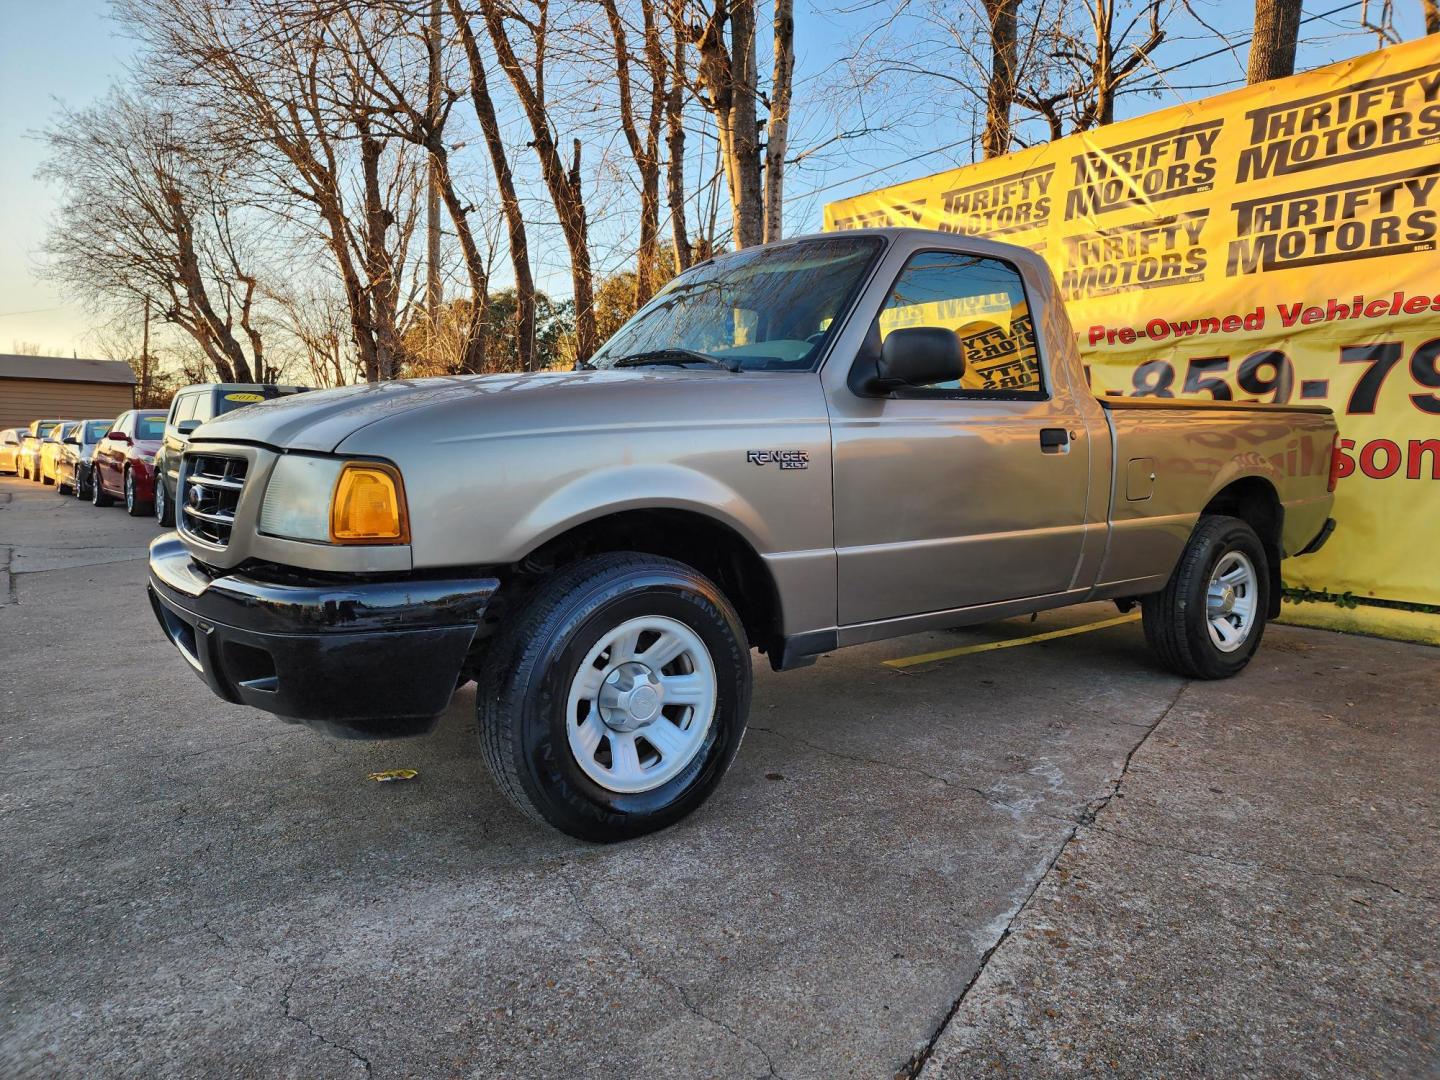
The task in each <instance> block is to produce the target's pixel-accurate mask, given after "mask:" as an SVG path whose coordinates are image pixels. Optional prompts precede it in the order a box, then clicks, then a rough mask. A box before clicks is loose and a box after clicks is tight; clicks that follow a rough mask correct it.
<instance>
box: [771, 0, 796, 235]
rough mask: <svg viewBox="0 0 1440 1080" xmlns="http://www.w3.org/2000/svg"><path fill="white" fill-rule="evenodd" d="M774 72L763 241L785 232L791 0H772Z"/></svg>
mask: <svg viewBox="0 0 1440 1080" xmlns="http://www.w3.org/2000/svg"><path fill="white" fill-rule="evenodd" d="M773 34H774V53H775V58H774V59H775V64H774V71H773V73H772V74H771V77H770V101H769V105H770V120H769V131H768V133H767V138H766V140H765V242H766V243H769V242H770V241H771V240H779V239H780V238H781V237H782V236H784V235H785V155H786V154H788V153H789V152H790V97H791V91H792V89H793V86H794V82H795V5H794V0H775V19H774V28H773Z"/></svg>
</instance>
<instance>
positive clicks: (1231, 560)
mask: <svg viewBox="0 0 1440 1080" xmlns="http://www.w3.org/2000/svg"><path fill="white" fill-rule="evenodd" d="M1272 587H1273V584H1272V582H1271V581H1270V564H1269V562H1268V561H1267V560H1266V557H1265V548H1264V546H1263V545H1262V544H1261V543H1260V538H1259V537H1258V536H1256V535H1255V530H1254V529H1252V528H1251V527H1250V526H1249V525H1247V524H1246V523H1245V522H1243V521H1241V520H1240V519H1239V518H1233V517H1206V518H1201V519H1200V523H1199V524H1198V525H1196V526H1195V531H1194V532H1193V533H1191V534H1190V540H1189V542H1188V543H1187V544H1186V545H1185V551H1184V553H1183V554H1182V555H1181V556H1180V565H1179V566H1177V567H1176V568H1175V572H1174V573H1173V574H1171V575H1170V580H1169V581H1168V582H1167V583H1166V585H1165V588H1164V589H1163V590H1162V591H1160V592H1158V593H1154V594H1153V595H1151V596H1147V597H1145V598H1144V599H1143V600H1141V602H1140V606H1141V611H1142V612H1143V613H1144V625H1145V640H1146V641H1147V642H1148V643H1149V645H1150V648H1151V649H1152V650H1153V651H1154V653H1155V656H1156V657H1157V659H1159V661H1160V662H1161V663H1162V664H1164V665H1165V666H1166V667H1167V668H1169V669H1170V670H1171V671H1173V672H1175V673H1176V674H1178V675H1185V676H1187V677H1189V678H1192V679H1225V678H1229V677H1230V676H1231V675H1236V674H1239V672H1240V671H1241V670H1242V669H1243V668H1244V667H1245V665H1246V664H1248V663H1249V662H1250V658H1251V657H1252V656H1254V655H1255V650H1256V649H1257V648H1258V647H1259V645H1260V638H1261V637H1262V636H1263V635H1264V633H1265V621H1266V615H1267V612H1268V611H1269V606H1270V590H1271V588H1272Z"/></svg>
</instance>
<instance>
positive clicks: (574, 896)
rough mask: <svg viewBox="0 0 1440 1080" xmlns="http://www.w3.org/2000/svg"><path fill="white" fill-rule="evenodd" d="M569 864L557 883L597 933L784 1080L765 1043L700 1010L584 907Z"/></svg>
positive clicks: (679, 987)
mask: <svg viewBox="0 0 1440 1080" xmlns="http://www.w3.org/2000/svg"><path fill="white" fill-rule="evenodd" d="M568 866H569V864H568V863H563V864H562V866H561V869H559V870H558V871H557V873H556V875H555V876H556V877H558V878H559V879H560V883H561V884H562V885H564V886H565V890H566V891H567V892H568V893H569V894H570V901H571V903H572V904H573V905H574V907H575V910H576V911H577V912H579V913H580V915H581V917H582V918H585V919H587V920H588V921H589V922H590V923H592V924H593V925H594V927H595V929H597V930H599V931H600V933H601V934H602V935H603V936H604V939H605V940H606V941H612V942H615V943H616V944H617V945H618V946H619V947H620V951H621V952H623V953H624V954H625V956H626V958H627V959H628V960H629V961H630V962H631V963H632V964H634V965H635V966H636V968H638V969H639V970H640V971H642V972H644V973H645V975H646V976H647V977H648V978H650V979H652V980H653V981H655V982H657V983H659V984H660V985H661V986H663V987H665V988H666V989H667V990H669V991H671V992H672V993H674V994H675V995H676V996H677V997H678V998H679V999H680V1001H681V1004H683V1005H684V1006H685V1008H686V1010H687V1011H688V1012H690V1013H691V1014H693V1015H694V1016H695V1017H697V1018H698V1019H700V1020H703V1021H705V1022H706V1023H707V1024H713V1025H715V1026H716V1027H718V1028H719V1029H720V1030H722V1031H724V1032H726V1033H727V1034H728V1035H730V1037H731V1038H733V1039H735V1040H737V1041H739V1042H742V1043H744V1044H745V1045H746V1046H748V1047H750V1048H751V1049H752V1050H754V1051H755V1052H756V1053H758V1054H759V1055H760V1056H761V1057H762V1058H764V1059H765V1068H766V1069H767V1070H768V1071H767V1072H766V1073H765V1077H766V1078H767V1080H768V1078H769V1077H774V1078H776V1080H785V1077H784V1076H783V1075H781V1073H780V1071H779V1070H778V1069H776V1068H775V1060H774V1058H772V1057H771V1056H770V1052H769V1051H768V1050H766V1049H765V1047H763V1046H761V1045H760V1044H759V1043H758V1042H756V1041H755V1040H754V1039H752V1038H750V1037H749V1036H748V1035H745V1034H743V1033H742V1032H739V1031H736V1030H735V1029H734V1028H733V1027H731V1026H730V1025H729V1024H727V1023H725V1021H723V1020H719V1019H716V1018H715V1017H713V1016H711V1015H709V1014H708V1013H706V1012H705V1011H704V1010H702V1009H701V1008H700V1006H698V1005H696V1004H695V1002H694V1001H693V1000H692V999H691V997H690V992H689V991H688V990H686V989H685V987H684V986H682V985H681V984H680V983H678V982H675V981H674V980H673V979H669V978H667V977H666V976H664V975H662V974H661V973H660V972H658V971H656V970H655V969H654V968H652V967H650V965H649V964H647V963H645V961H643V960H641V959H640V957H639V956H638V955H636V953H635V951H634V950H633V949H631V948H630V947H629V945H627V944H626V943H625V939H624V938H623V936H622V935H620V934H617V933H616V932H615V930H614V929H613V928H612V927H610V926H608V925H606V923H605V922H604V920H602V919H601V918H600V917H599V916H598V915H596V914H595V913H594V912H593V911H591V910H590V909H589V908H587V907H586V906H585V902H584V901H583V900H581V899H580V891H579V890H578V889H577V888H576V887H575V883H574V882H573V881H571V880H570V877H569V875H568V874H566V873H565V872H564V867H568Z"/></svg>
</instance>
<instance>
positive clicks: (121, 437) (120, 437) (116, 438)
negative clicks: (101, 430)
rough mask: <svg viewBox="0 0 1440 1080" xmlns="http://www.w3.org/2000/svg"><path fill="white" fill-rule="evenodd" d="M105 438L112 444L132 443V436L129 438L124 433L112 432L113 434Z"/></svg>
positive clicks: (110, 433)
mask: <svg viewBox="0 0 1440 1080" xmlns="http://www.w3.org/2000/svg"><path fill="white" fill-rule="evenodd" d="M105 438H107V439H109V440H110V441H111V442H118V443H127V444H128V443H129V442H130V436H129V435H126V434H125V433H124V432H123V431H112V432H109V433H108V434H107V435H106V436H105Z"/></svg>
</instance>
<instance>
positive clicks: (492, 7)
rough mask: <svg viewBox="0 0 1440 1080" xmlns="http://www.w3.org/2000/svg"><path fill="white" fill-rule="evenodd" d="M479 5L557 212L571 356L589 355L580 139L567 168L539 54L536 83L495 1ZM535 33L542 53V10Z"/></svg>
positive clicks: (590, 308)
mask: <svg viewBox="0 0 1440 1080" xmlns="http://www.w3.org/2000/svg"><path fill="white" fill-rule="evenodd" d="M480 7H481V11H482V13H483V15H484V17H485V26H486V29H487V30H489V32H490V41H491V43H492V44H493V45H494V46H495V54H496V56H497V57H498V58H499V60H500V66H501V68H503V69H504V71H505V74H506V75H507V76H509V79H510V85H511V86H513V87H514V89H515V96H516V97H518V98H519V99H520V104H521V105H522V106H523V108H524V109H525V116H526V118H527V119H528V120H529V121H530V131H531V133H532V134H533V135H534V136H535V141H534V142H533V143H532V144H531V145H532V146H533V147H534V149H535V156H536V157H537V158H539V160H540V172H541V175H542V176H543V177H544V180H545V187H546V189H547V190H548V191H549V193H550V201H551V202H552V203H553V204H554V206H555V213H556V215H557V216H558V217H559V218H560V231H561V233H563V234H564V237H565V246H566V247H567V248H568V249H569V252H570V280H571V287H572V289H573V292H574V299H575V359H576V360H588V359H589V358H590V356H591V354H592V353H594V351H595V349H596V347H597V346H598V345H599V342H598V341H596V340H595V338H596V331H595V283H594V276H593V274H592V272H591V269H590V234H589V225H588V224H587V222H586V217H585V199H584V192H583V190H582V188H581V184H580V140H579V139H576V140H575V153H574V158H573V164H572V165H571V167H570V169H569V170H568V171H567V170H566V168H565V165H564V162H562V161H561V159H560V152H559V150H558V149H557V148H556V146H555V138H554V136H553V135H552V134H551V129H550V117H549V114H548V113H547V112H546V108H545V104H544V96H543V84H542V83H540V82H539V80H540V79H541V78H542V76H541V74H540V73H541V72H542V71H543V70H544V68H543V66H542V63H541V59H539V58H537V60H536V61H535V63H534V64H532V65H530V70H533V71H535V73H536V75H535V78H536V84H535V85H532V84H531V82H530V77H529V76H528V75H527V74H526V70H527V67H526V65H523V64H521V63H520V60H519V58H518V57H517V56H516V55H515V50H514V49H513V48H512V47H511V45H510V39H509V37H508V36H507V34H506V32H505V24H504V22H503V19H502V16H501V13H500V9H499V6H498V4H497V2H496V0H481V3H480ZM534 32H535V34H536V46H537V52H539V53H540V54H541V57H542V58H543V50H544V33H545V23H544V16H543V14H542V17H541V21H540V23H539V24H538V26H537V27H536V28H535V29H534Z"/></svg>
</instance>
